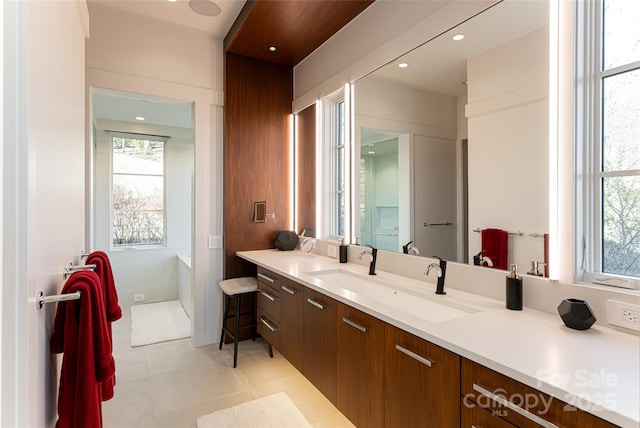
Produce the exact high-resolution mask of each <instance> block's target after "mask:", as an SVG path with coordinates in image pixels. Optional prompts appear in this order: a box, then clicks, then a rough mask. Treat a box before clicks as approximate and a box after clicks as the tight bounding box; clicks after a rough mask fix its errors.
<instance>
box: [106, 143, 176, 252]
mask: <svg viewBox="0 0 640 428" xmlns="http://www.w3.org/2000/svg"><path fill="white" fill-rule="evenodd" d="M114 138H129V139H137V140H149V141H159V142H162V144H163V156H162V175H161V177H162V243H160V244H139V243H138V244H134V245H114V242H113V231H114V223H113V222H114V212H115V210H114V206H113V202H114V201H113V191H114V176H115V175H121V174H119V173H115V172H114V164H113V162H114V161H113V154H114V153H113V139H114ZM167 144H168V138H167V137H162V136H157V135H150V134H136V133H127V132H109V154H110V155H109V156H110V159H109V248H110V251H130V250H150V249H163V248H166V247H167ZM128 175H139V176H151V177H158V176H159V175H155V174H128Z"/></svg>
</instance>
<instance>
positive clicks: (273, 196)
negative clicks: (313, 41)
mask: <svg viewBox="0 0 640 428" xmlns="http://www.w3.org/2000/svg"><path fill="white" fill-rule="evenodd" d="M224 93H225V115H224V278H236V277H241V276H255V274H256V268H255V266H254V265H252V264H250V263H247V262H244V261H242V260H241V259H240V258H238V257H237V256H236V255H235V252H236V251H241V250H259V249H267V248H274V245H273V244H274V241H275V239H276V237H277V235H278V232H280V231H281V230H284V229H288V228H289V227H290V226H289V223H290V217H289V188H290V182H289V180H290V177H289V162H290V153H289V141H290V140H289V138H290V136H289V134H290V114H291V102H292V99H293V68H292V67H289V66H282V65H277V64H274V63H270V62H265V61H260V60H256V59H253V58H248V57H244V56H241V55H236V54H232V53H226V54H225V91H224ZM314 132H315V131H314ZM256 201H266V202H267V213H274V214H275V219H271V218H269V219H267V222H266V223H253V221H252V214H253V203H254V202H256Z"/></svg>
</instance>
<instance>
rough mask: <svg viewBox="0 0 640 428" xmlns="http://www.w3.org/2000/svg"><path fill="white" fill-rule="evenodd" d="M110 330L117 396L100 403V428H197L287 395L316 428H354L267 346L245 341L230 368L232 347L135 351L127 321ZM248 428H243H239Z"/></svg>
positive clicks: (181, 345)
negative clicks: (219, 415) (229, 410)
mask: <svg viewBox="0 0 640 428" xmlns="http://www.w3.org/2000/svg"><path fill="white" fill-rule="evenodd" d="M123 313H124V315H123V317H122V319H120V320H119V321H117V322H115V323H114V324H113V341H114V344H113V346H114V350H113V353H114V357H115V360H116V389H115V396H114V398H113V399H111V400H109V401H106V402H104V403H103V407H102V410H103V422H104V427H105V428H132V427H176V428H177V427H195V426H196V419H197V418H198V417H199V416H202V415H205V414H207V413H211V412H214V411H216V410H219V409H223V408H226V407H231V406H234V405H236V404H240V403H243V402H245V401H249V400H253V399H256V398H260V397H264V396H267V395H271V394H275V393H277V392H286V393H287V395H289V397H290V398H291V400H293V402H294V403H295V404H296V406H297V407H298V409H300V411H301V412H302V414H303V415H304V416H305V417H306V418H307V420H308V421H309V423H311V424H312V425H313V426H314V427H317V428H324V427H353V425H352V424H351V423H350V422H349V420H347V418H345V417H344V416H343V415H342V414H341V413H340V412H339V411H338V410H337V409H336V408H335V407H334V406H333V405H332V404H331V403H330V402H329V401H328V400H327V399H326V398H325V397H324V396H323V395H322V394H321V393H320V392H319V391H318V390H317V389H316V388H315V387H314V386H313V385H312V384H311V383H310V382H309V381H307V380H306V379H305V377H304V376H302V375H301V374H300V372H298V371H297V370H296V369H295V368H294V367H293V366H292V365H291V364H289V362H288V361H287V360H286V359H285V358H283V357H282V355H280V354H279V353H278V352H276V350H275V349H274V356H273V359H272V358H269V355H268V352H267V349H266V343H265V342H264V341H263V340H256V342H255V343H254V342H252V341H251V340H249V341H244V342H241V343H240V346H239V349H238V367H237V368H235V369H234V368H233V367H232V366H233V345H232V344H227V345H224V346H223V348H222V351H219V350H218V345H217V344H216V345H209V346H205V347H200V348H195V347H193V346H192V345H191V342H190V339H183V340H175V341H171V342H164V343H158V344H154V345H147V346H141V347H138V348H132V347H131V346H130V329H131V317H130V311H129V309H128V308H123ZM242 428H245V427H242Z"/></svg>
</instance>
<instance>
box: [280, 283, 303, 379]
mask: <svg viewBox="0 0 640 428" xmlns="http://www.w3.org/2000/svg"><path fill="white" fill-rule="evenodd" d="M303 290H304V287H303V286H302V285H300V284H298V283H295V282H293V281H290V280H284V281H283V282H281V283H280V348H278V350H279V351H280V353H281V354H282V355H283V356H284V357H285V358H286V359H287V360H289V362H290V363H291V364H293V366H294V367H295V368H296V369H298V370H299V371H300V372H302V371H303V370H304V359H303V358H304V343H303V340H302V337H303V336H302V335H303V328H302V322H303V316H302V310H303V302H304V298H303Z"/></svg>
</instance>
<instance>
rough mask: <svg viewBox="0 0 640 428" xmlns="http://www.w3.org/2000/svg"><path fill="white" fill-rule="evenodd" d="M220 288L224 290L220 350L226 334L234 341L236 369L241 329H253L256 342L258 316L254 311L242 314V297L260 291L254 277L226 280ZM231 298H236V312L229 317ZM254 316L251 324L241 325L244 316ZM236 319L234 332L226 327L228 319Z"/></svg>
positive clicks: (234, 365)
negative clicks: (241, 318)
mask: <svg viewBox="0 0 640 428" xmlns="http://www.w3.org/2000/svg"><path fill="white" fill-rule="evenodd" d="M218 286H219V287H220V288H221V289H222V293H223V294H224V317H223V319H222V333H220V346H219V347H218V349H222V343H223V340H224V335H225V333H226V334H228V335H229V337H230V338H231V339H233V368H235V367H236V364H237V361H238V336H239V335H240V329H242V328H248V327H252V328H254V330H253V340H254V341H255V340H256V333H255V327H256V314H255V311H254V310H253V309H252V310H251V311H249V312H240V299H241V298H242V296H248V295H250V294H255V293H256V290H257V289H258V282H257V281H256V279H255V278H253V277H244V278H232V279H225V280H224V281H220V282H219V283H218ZM231 297H235V299H236V310H235V313H234V314H233V315H229V307H230V306H231ZM249 314H251V315H252V320H253V321H252V322H251V323H249V324H243V325H240V317H241V316H242V315H249ZM231 317H234V320H235V323H234V331H233V332H232V331H231V330H229V329H228V328H227V327H226V324H227V319H229V318H231Z"/></svg>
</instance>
